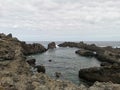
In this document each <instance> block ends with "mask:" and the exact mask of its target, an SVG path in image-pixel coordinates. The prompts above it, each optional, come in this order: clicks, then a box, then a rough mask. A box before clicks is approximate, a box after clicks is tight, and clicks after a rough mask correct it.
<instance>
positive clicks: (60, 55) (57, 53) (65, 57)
mask: <svg viewBox="0 0 120 90" xmlns="http://www.w3.org/2000/svg"><path fill="white" fill-rule="evenodd" d="M39 43H41V44H43V45H44V46H45V47H46V48H47V45H48V43H49V42H39ZM56 43H57V44H59V43H62V42H56ZM87 43H88V44H92V43H95V44H97V45H98V46H112V47H119V46H120V44H119V43H117V44H116V46H115V43H114V44H113V43H111V42H109V43H108V42H106V43H103V42H101V43H100V42H87ZM110 43H111V44H110ZM76 50H79V49H78V48H69V47H57V48H56V49H49V50H48V51H46V52H44V53H42V54H36V55H31V56H29V58H31V57H32V58H35V59H36V64H37V65H44V66H45V68H46V74H47V75H49V76H50V77H51V78H54V79H55V78H56V77H55V72H60V73H61V77H60V78H59V79H61V80H69V81H71V82H73V83H75V84H80V83H82V81H81V80H80V79H79V77H78V72H79V70H80V69H83V68H89V67H99V66H100V63H101V62H100V61H98V60H97V59H96V58H93V57H83V56H80V55H77V54H75V51H76ZM49 60H52V61H51V62H49Z"/></svg>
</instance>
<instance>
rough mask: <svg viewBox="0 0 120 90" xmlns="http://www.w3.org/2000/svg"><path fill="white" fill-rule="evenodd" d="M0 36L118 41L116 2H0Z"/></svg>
mask: <svg viewBox="0 0 120 90" xmlns="http://www.w3.org/2000/svg"><path fill="white" fill-rule="evenodd" d="M0 32H2V33H6V34H7V33H13V35H14V36H17V37H18V38H19V39H20V40H26V41H38V40H39V41H49V40H51V41H81V40H86V41H98V40H99V41H104V40H106V41H112V40H115V41H116V40H117V41H118V40H120V0H0Z"/></svg>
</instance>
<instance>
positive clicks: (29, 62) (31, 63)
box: [27, 59, 36, 67]
mask: <svg viewBox="0 0 120 90" xmlns="http://www.w3.org/2000/svg"><path fill="white" fill-rule="evenodd" d="M35 62H36V59H29V60H27V63H28V64H29V65H30V66H33V67H34V66H35Z"/></svg>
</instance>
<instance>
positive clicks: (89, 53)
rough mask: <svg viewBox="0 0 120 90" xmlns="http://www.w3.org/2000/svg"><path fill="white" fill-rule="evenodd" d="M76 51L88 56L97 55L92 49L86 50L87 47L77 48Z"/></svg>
mask: <svg viewBox="0 0 120 90" xmlns="http://www.w3.org/2000/svg"><path fill="white" fill-rule="evenodd" d="M75 53H76V54H79V55H81V56H86V57H94V56H95V55H96V53H95V52H93V51H90V50H85V49H81V50H77V51H75Z"/></svg>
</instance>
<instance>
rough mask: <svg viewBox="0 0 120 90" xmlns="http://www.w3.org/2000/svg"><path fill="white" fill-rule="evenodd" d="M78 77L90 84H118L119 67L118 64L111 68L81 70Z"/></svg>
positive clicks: (119, 80) (119, 81)
mask: <svg viewBox="0 0 120 90" xmlns="http://www.w3.org/2000/svg"><path fill="white" fill-rule="evenodd" d="M79 77H80V78H83V79H85V80H88V81H91V82H95V81H101V82H109V81H112V82H113V83H120V66H119V65H118V64H114V65H111V66H103V67H93V68H89V69H81V70H80V71H79Z"/></svg>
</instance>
